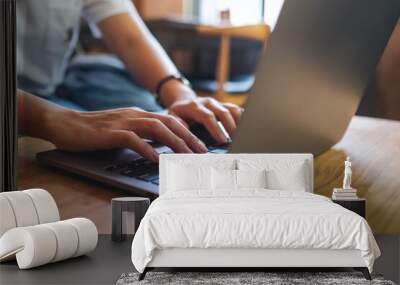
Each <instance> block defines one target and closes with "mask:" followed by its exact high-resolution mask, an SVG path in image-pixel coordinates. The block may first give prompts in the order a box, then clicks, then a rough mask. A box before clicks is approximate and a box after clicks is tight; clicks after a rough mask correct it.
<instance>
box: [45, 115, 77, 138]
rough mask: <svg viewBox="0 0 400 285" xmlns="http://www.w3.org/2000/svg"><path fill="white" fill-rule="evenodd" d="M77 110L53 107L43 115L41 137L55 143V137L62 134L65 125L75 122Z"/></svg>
mask: <svg viewBox="0 0 400 285" xmlns="http://www.w3.org/2000/svg"><path fill="white" fill-rule="evenodd" d="M77 115H78V112H77V111H74V110H71V109H64V108H51V109H50V110H48V112H45V113H44V115H43V117H42V120H43V121H42V124H41V125H42V131H41V133H40V138H42V139H45V140H48V141H50V142H53V143H54V138H56V137H57V136H59V135H60V132H62V131H63V129H64V127H65V126H67V125H69V124H71V123H72V122H75V119H74V118H75V117H76V116H77Z"/></svg>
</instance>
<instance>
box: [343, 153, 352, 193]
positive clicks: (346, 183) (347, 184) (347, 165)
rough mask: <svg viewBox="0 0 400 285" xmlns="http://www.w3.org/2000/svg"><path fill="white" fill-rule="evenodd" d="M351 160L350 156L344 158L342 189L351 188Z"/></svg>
mask: <svg viewBox="0 0 400 285" xmlns="http://www.w3.org/2000/svg"><path fill="white" fill-rule="evenodd" d="M351 174H352V171H351V161H350V157H347V158H346V161H345V162H344V179H343V189H352V188H351Z"/></svg>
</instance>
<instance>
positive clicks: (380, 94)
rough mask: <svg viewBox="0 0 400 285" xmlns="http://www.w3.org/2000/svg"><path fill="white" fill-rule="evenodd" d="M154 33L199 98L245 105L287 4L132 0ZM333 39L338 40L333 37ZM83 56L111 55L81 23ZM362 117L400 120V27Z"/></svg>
mask: <svg viewBox="0 0 400 285" xmlns="http://www.w3.org/2000/svg"><path fill="white" fill-rule="evenodd" d="M133 3H134V5H135V7H136V9H137V10H138V12H139V13H140V15H141V16H142V17H143V19H144V20H145V21H146V23H147V25H148V27H149V29H150V30H151V31H152V33H153V34H154V35H155V36H156V37H157V39H158V40H159V41H160V43H161V44H162V46H163V47H164V48H165V49H166V51H167V52H168V54H169V55H170V57H171V58H172V59H173V61H174V62H175V64H176V65H177V66H178V68H179V70H180V71H181V72H182V73H183V74H184V75H185V76H186V77H187V78H188V79H189V80H190V81H191V82H192V84H193V87H194V89H195V90H196V91H197V92H198V94H200V95H208V96H209V95H213V96H215V97H216V98H217V99H218V100H221V101H228V102H233V103H236V104H241V105H242V104H244V102H245V100H246V98H247V96H248V95H249V91H250V89H251V87H252V85H253V83H254V79H255V77H254V73H255V70H256V67H257V62H258V60H259V58H260V55H261V53H262V50H263V45H264V44H265V43H266V44H267V43H268V37H269V36H270V34H271V33H272V32H273V30H274V27H275V25H276V22H277V20H278V17H279V14H280V11H281V9H282V6H283V4H284V0H246V1H243V0H230V1H229V0H163V1H159V0H133ZM333 36H334V35H333ZM80 48H81V49H80V51H79V52H86V53H94V52H102V53H103V52H107V49H106V47H105V46H104V45H103V43H102V41H101V36H100V35H99V34H98V33H96V29H95V28H94V27H89V26H88V24H86V23H85V22H82V32H81V39H80ZM358 115H366V116H373V117H381V118H389V119H397V120H399V119H400V28H399V25H397V28H396V30H395V32H394V33H393V35H392V39H391V40H390V42H389V44H388V46H387V48H386V51H385V54H384V55H383V57H382V60H381V62H380V64H379V66H378V68H377V72H376V74H374V75H373V76H372V78H371V81H370V84H369V86H368V88H367V90H366V94H365V96H364V99H363V101H362V103H361V105H360V108H359V110H358Z"/></svg>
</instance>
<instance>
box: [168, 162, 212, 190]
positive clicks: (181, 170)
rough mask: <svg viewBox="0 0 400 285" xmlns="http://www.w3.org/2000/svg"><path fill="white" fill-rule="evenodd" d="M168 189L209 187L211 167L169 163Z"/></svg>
mask: <svg viewBox="0 0 400 285" xmlns="http://www.w3.org/2000/svg"><path fill="white" fill-rule="evenodd" d="M168 167H169V169H168V174H169V177H168V180H167V183H168V185H167V189H168V191H188V190H198V189H211V173H210V172H211V167H206V166H193V165H184V164H176V163H170V164H169V165H168Z"/></svg>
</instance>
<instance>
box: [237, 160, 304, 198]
mask: <svg viewBox="0 0 400 285" xmlns="http://www.w3.org/2000/svg"><path fill="white" fill-rule="evenodd" d="M238 168H239V169H240V170H252V171H256V170H260V169H266V176H267V179H266V181H267V187H266V188H268V189H271V190H290V191H306V188H307V185H308V184H309V183H310V182H309V181H308V179H307V174H308V171H310V170H309V169H308V168H307V165H306V163H305V162H304V161H298V160H268V161H266V160H263V159H252V160H250V159H249V160H247V159H240V160H238Z"/></svg>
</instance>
